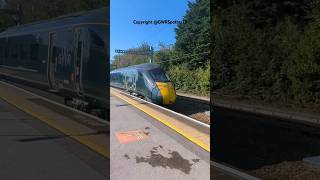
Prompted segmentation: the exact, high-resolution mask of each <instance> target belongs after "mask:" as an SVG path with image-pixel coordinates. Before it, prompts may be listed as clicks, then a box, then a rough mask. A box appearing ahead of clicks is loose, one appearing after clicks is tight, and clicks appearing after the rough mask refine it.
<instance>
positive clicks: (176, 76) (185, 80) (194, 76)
mask: <svg viewBox="0 0 320 180" xmlns="http://www.w3.org/2000/svg"><path fill="white" fill-rule="evenodd" d="M168 74H169V76H170V78H171V80H172V81H173V83H174V85H175V88H176V90H178V91H182V92H187V93H193V94H199V95H207V94H209V91H210V66H207V67H206V68H205V69H204V68H197V69H195V70H190V69H188V68H187V67H186V66H183V65H176V66H173V67H171V68H170V69H169V71H168Z"/></svg>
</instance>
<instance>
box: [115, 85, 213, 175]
mask: <svg viewBox="0 0 320 180" xmlns="http://www.w3.org/2000/svg"><path fill="white" fill-rule="evenodd" d="M110 91H111V96H110V111H111V112H110V121H111V122H112V126H111V127H110V128H111V129H110V144H111V146H110V148H111V159H110V172H111V174H110V178H111V179H127V180H135V179H140V180H144V179H145V180H147V179H154V180H157V179H178V180H179V179H183V180H188V179H201V180H209V179H210V152H208V151H207V150H205V149H204V148H203V147H200V146H198V145H197V144H195V143H193V142H191V141H190V140H189V139H187V138H185V137H184V136H182V135H181V134H180V133H178V132H176V131H175V130H174V129H173V128H172V127H171V128H170V127H168V126H167V125H165V124H164V123H162V122H160V121H159V120H157V119H155V118H154V117H155V116H159V117H160V116H161V115H159V114H157V113H153V114H151V115H150V114H148V111H147V110H143V107H142V106H140V107H139V108H140V109H139V108H137V107H136V106H137V105H138V104H144V102H141V101H139V100H137V99H130V101H127V100H128V99H127V98H124V96H123V95H121V94H119V93H117V92H116V91H114V90H112V89H111V90H110ZM159 113H160V112H159ZM188 133H190V134H192V133H191V132H188ZM203 141H205V137H203Z"/></svg>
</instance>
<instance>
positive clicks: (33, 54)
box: [30, 44, 39, 61]
mask: <svg viewBox="0 0 320 180" xmlns="http://www.w3.org/2000/svg"><path fill="white" fill-rule="evenodd" d="M38 52H39V44H32V45H31V49H30V60H32V61H36V60H38Z"/></svg>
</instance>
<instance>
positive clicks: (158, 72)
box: [148, 68, 170, 82]
mask: <svg viewBox="0 0 320 180" xmlns="http://www.w3.org/2000/svg"><path fill="white" fill-rule="evenodd" d="M148 72H149V74H150V76H151V78H152V79H153V80H154V81H155V82H169V81H170V78H169V77H168V76H167V75H166V73H165V72H164V71H163V70H162V69H160V68H157V69H152V70H149V71H148Z"/></svg>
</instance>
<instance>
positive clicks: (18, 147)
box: [0, 99, 109, 180]
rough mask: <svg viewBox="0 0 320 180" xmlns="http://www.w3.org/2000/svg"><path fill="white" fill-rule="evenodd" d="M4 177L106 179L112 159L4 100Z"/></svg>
mask: <svg viewBox="0 0 320 180" xmlns="http://www.w3.org/2000/svg"><path fill="white" fill-rule="evenodd" d="M0 146H1V148H0V179H4V180H7V179H10V180H19V179H26V180H29V179H30V180H37V179H40V180H42V179H49V180H57V179H68V180H103V179H107V177H108V175H107V170H108V169H109V166H108V163H107V162H108V161H107V159H105V158H104V157H102V156H100V155H98V154H97V153H95V152H93V151H91V150H90V149H88V148H87V147H86V146H84V145H81V144H79V143H77V142H76V141H74V140H72V139H71V138H69V137H68V136H65V135H64V134H61V133H59V132H58V131H56V130H54V129H52V128H50V127H49V126H47V125H46V124H44V123H42V122H41V121H40V120H38V119H35V118H33V117H32V116H30V115H28V114H26V113H24V112H21V111H20V110H18V109H17V108H15V107H14V106H12V105H10V104H8V103H6V102H4V101H3V100H1V99H0Z"/></svg>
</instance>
